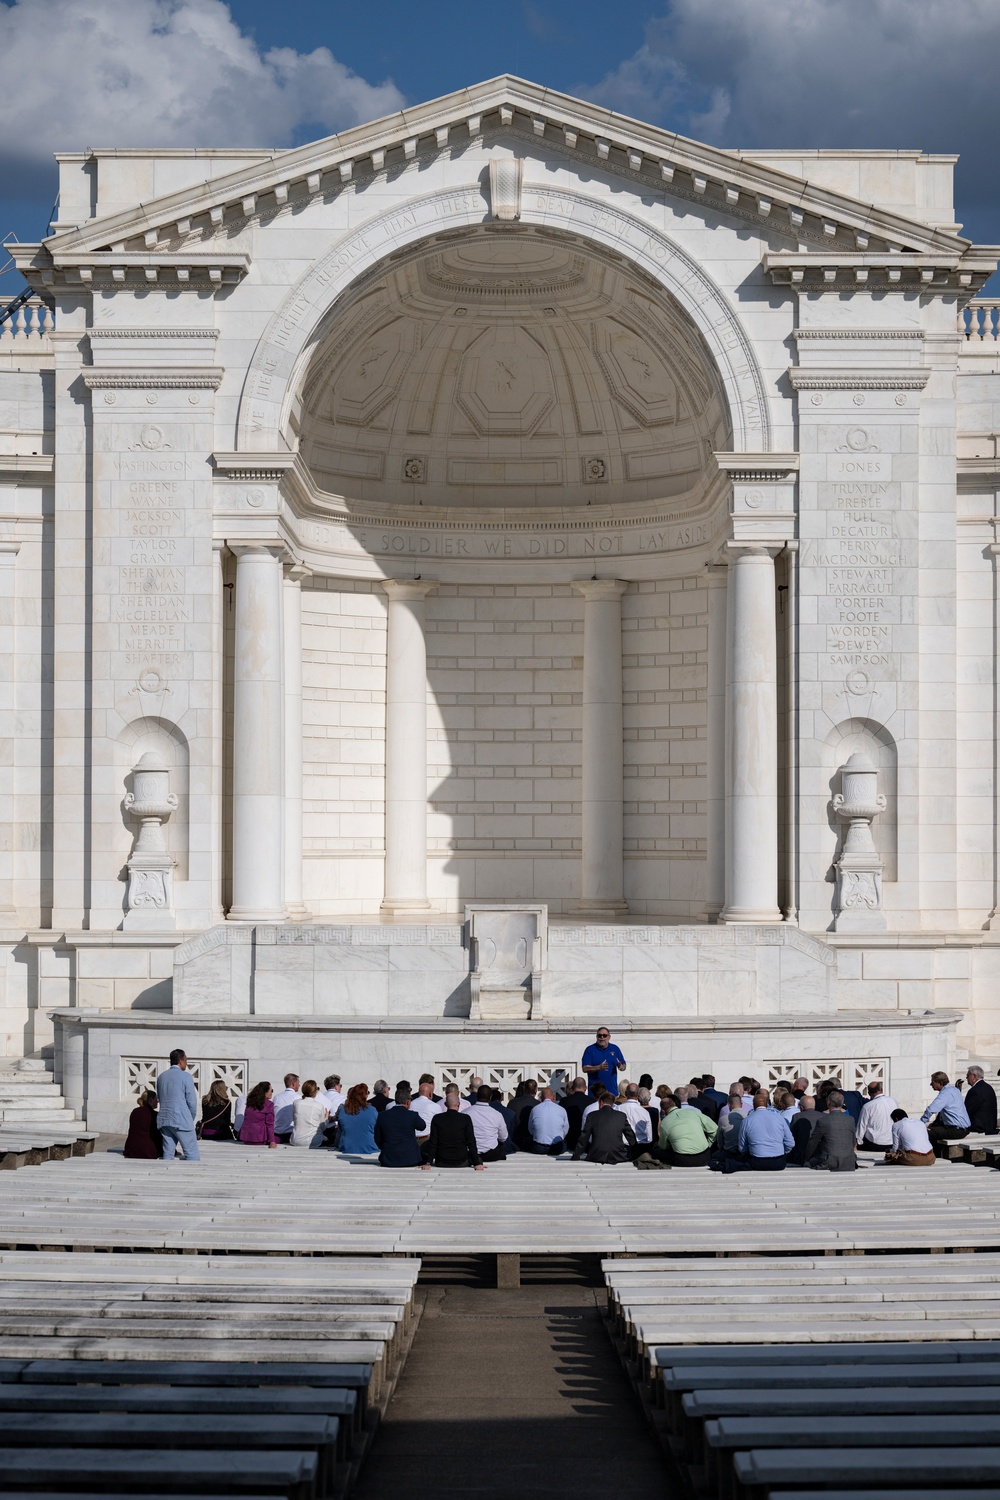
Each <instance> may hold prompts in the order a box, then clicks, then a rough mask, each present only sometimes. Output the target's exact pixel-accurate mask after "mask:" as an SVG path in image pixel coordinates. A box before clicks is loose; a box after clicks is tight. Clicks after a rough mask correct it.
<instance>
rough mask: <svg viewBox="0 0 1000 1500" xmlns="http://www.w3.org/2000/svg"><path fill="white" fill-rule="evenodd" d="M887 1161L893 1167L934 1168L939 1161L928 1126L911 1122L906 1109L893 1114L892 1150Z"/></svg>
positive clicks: (888, 1152)
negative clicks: (928, 1132)
mask: <svg viewBox="0 0 1000 1500" xmlns="http://www.w3.org/2000/svg"><path fill="white" fill-rule="evenodd" d="M885 1159H886V1161H887V1162H888V1163H889V1164H890V1166H893V1167H933V1165H934V1163H935V1161H936V1160H937V1158H936V1157H935V1155H934V1147H933V1146H932V1145H931V1138H930V1136H929V1135H928V1134H927V1126H926V1125H925V1124H924V1123H923V1121H922V1120H911V1119H910V1118H909V1116H908V1115H907V1113H906V1110H905V1109H894V1110H893V1112H892V1150H891V1151H887V1152H886V1156H885Z"/></svg>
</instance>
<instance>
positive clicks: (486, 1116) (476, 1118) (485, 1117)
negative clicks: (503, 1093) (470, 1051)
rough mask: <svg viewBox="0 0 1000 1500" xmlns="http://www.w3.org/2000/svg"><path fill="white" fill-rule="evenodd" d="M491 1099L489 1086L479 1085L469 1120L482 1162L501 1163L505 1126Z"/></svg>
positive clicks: (505, 1133) (503, 1155)
mask: <svg viewBox="0 0 1000 1500" xmlns="http://www.w3.org/2000/svg"><path fill="white" fill-rule="evenodd" d="M492 1097H493V1090H492V1089H491V1088H490V1086H489V1084H488V1083H483V1084H480V1086H479V1088H478V1089H477V1090H476V1102H475V1104H471V1105H470V1106H469V1119H470V1120H471V1121H472V1128H473V1130H474V1131H475V1135H476V1149H477V1151H478V1152H479V1155H480V1156H481V1158H482V1160H483V1161H503V1159H504V1157H505V1156H506V1155H507V1152H506V1150H505V1147H506V1143H507V1125H506V1122H505V1121H504V1117H503V1115H502V1114H500V1112H499V1111H498V1110H495V1109H494V1108H493V1106H492V1104H491V1103H490V1099H491V1098H492ZM411 1108H412V1106H411Z"/></svg>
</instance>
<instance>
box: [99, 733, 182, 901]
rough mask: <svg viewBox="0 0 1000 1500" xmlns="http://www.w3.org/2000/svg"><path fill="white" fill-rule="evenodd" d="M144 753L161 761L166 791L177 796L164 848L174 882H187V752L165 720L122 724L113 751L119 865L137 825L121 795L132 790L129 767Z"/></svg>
mask: <svg viewBox="0 0 1000 1500" xmlns="http://www.w3.org/2000/svg"><path fill="white" fill-rule="evenodd" d="M148 751H153V753H154V754H156V755H158V756H160V757H162V759H163V761H164V763H165V764H166V765H168V766H169V767H170V790H171V792H175V793H176V794H177V810H176V812H173V813H171V815H170V817H169V818H168V820H167V822H166V823H165V824H164V829H163V831H164V835H165V837H166V841H167V848H168V849H169V851H170V854H171V856H172V858H173V859H174V860H175V861H176V865H175V869H174V880H175V881H180V880H187V878H188V856H189V851H190V833H189V829H190V806H191V802H190V751H189V747H188V742H187V737H186V736H185V734H184V733H183V731H182V730H180V729H178V727H177V725H176V724H173V723H171V722H170V720H169V719H160V718H153V717H149V718H141V719H133V720H132V721H131V722H130V723H128V724H126V725H125V727H124V729H122V730H121V732H120V734H119V735H118V740H117V744H116V747H115V764H116V770H117V773H118V774H117V777H116V780H117V782H118V785H119V786H120V788H121V796H122V799H123V800H122V808H121V828H122V837H121V839H119V840H118V841H117V842H119V843H120V844H121V846H122V848H123V850H124V853H123V862H124V860H125V859H127V858H128V855H129V853H130V852H131V849H132V845H133V842H134V840H135V835H136V833H137V832H138V825H137V823H136V821H135V819H134V818H132V817H130V816H129V814H128V813H127V812H126V811H125V807H124V797H125V793H126V792H129V791H131V790H132V767H133V766H134V765H135V764H136V762H137V761H138V760H139V759H140V758H141V757H142V756H143V755H145V754H146V753H147V752H148Z"/></svg>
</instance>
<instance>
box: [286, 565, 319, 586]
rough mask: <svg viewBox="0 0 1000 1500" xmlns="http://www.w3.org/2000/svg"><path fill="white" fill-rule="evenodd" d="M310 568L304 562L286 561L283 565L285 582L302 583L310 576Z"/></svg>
mask: <svg viewBox="0 0 1000 1500" xmlns="http://www.w3.org/2000/svg"><path fill="white" fill-rule="evenodd" d="M312 576H313V575H312V568H307V567H306V565H305V563H297V562H286V563H285V567H284V578H285V582H286V583H299V584H301V583H304V582H305V580H306V579H307V578H311V577H312Z"/></svg>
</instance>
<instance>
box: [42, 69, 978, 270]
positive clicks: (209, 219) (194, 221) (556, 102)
mask: <svg viewBox="0 0 1000 1500" xmlns="http://www.w3.org/2000/svg"><path fill="white" fill-rule="evenodd" d="M505 136H506V137H507V138H509V139H511V140H512V141H517V142H518V144H519V151H520V153H521V154H524V155H526V156H527V157H529V158H530V156H531V153H532V149H533V148H537V151H538V154H539V156H541V155H542V154H543V152H544V154H545V155H546V156H547V157H551V154H552V152H553V150H555V151H557V152H559V153H563V154H565V156H566V157H567V158H568V159H569V160H576V161H578V162H579V163H580V166H581V168H582V169H585V170H586V172H587V174H588V175H589V176H592V175H593V173H594V171H595V170H597V171H601V172H604V173H610V174H612V175H616V176H618V177H621V178H623V179H625V180H627V181H628V182H629V183H630V184H631V185H632V187H633V190H634V191H636V192H642V191H643V190H645V191H647V192H648V191H649V189H650V188H651V187H654V186H655V190H656V191H657V192H658V193H664V192H665V193H667V194H668V195H676V196H677V197H678V198H683V199H686V200H688V201H689V202H694V203H698V204H701V205H704V207H705V209H706V210H707V211H710V212H712V213H713V214H722V215H729V216H731V217H733V218H734V219H739V220H743V221H747V220H749V221H753V222H755V223H757V224H758V225H759V226H760V227H761V229H765V228H766V229H767V230H768V231H770V233H771V234H772V235H773V234H775V233H777V234H778V235H783V236H787V238H788V248H789V250H798V251H799V252H805V253H817V252H820V251H822V252H825V253H828V254H837V253H839V254H841V255H844V254H850V255H857V254H859V253H868V252H873V253H876V252H892V253H899V252H903V253H906V252H908V253H910V254H911V255H917V256H937V257H939V258H940V259H941V261H942V263H944V262H950V263H952V264H954V263H955V262H956V261H958V260H959V259H961V257H962V256H963V254H964V253H965V252H966V251H967V250H968V249H969V242H968V241H967V240H964V239H961V238H960V237H959V236H957V235H955V234H953V233H950V232H948V231H946V230H944V229H940V228H934V227H933V226H931V225H928V224H926V223H921V222H919V221H918V220H916V219H911V218H907V217H905V216H903V215H900V214H898V213H894V212H892V211H890V210H886V209H882V208H879V207H878V206H877V205H873V204H868V203H864V202H861V201H860V200H858V199H854V198H851V197H848V196H845V195H844V194H842V193H838V192H835V191H833V190H831V189H829V188H825V187H821V186H817V185H815V184H813V183H810V182H809V181H807V180H806V179H805V178H803V177H796V176H793V175H791V174H789V173H787V172H784V171H780V170H777V169H776V168H774V167H771V166H768V165H767V164H766V163H761V162H757V161H755V160H753V159H752V158H751V157H749V156H747V155H746V154H745V153H741V152H739V153H738V152H728V151H724V150H721V149H719V148H717V147H714V146H708V145H705V144H703V143H700V142H698V141H693V140H690V139H687V138H686V137H684V136H680V135H677V134H675V133H673V132H671V131H666V130H661V129H658V128H657V127H655V126H652V125H645V124H643V123H642V122H641V121H637V120H632V119H629V118H628V117H627V116H624V115H619V114H616V113H615V112H614V111H611V110H607V109H603V108H601V107H599V106H597V105H594V104H588V103H587V102H586V101H583V100H579V99H574V98H571V97H570V96H568V95H565V94H560V93H556V92H554V91H553V90H551V89H546V88H542V87H540V86H539V85H537V84H533V83H528V82H526V81H524V80H522V79H518V78H514V77H511V76H509V75H503V76H501V77H499V78H494V79H491V80H489V81H488V82H485V83H481V84H477V85H475V86H474V87H472V88H468V89H462V90H459V91H458V92H456V93H453V94H447V95H445V96H444V97H442V98H440V99H436V100H433V101H431V102H430V103H427V104H423V105H419V106H417V107H416V108H414V109H406V110H402V111H400V112H399V113H397V114H394V115H390V116H386V117H385V118H384V119H381V120H376V121H374V122H372V123H371V124H368V125H361V126H357V127H355V128H354V129H352V130H349V131H345V132H343V133H342V134H340V135H333V136H328V137H326V138H325V139H324V140H320V141H314V142H311V143H310V144H308V145H305V146H299V147H295V148H293V149H290V150H287V151H283V152H277V153H273V154H270V155H268V156H267V158H266V159H264V160H261V161H255V162H253V163H252V164H250V165H248V166H246V167H242V168H240V169H239V170H237V171H233V172H230V173H228V174H226V175H224V176H221V177H215V178H212V179H211V180H207V181H205V182H203V183H202V184H200V185H199V186H198V187H196V188H190V187H189V188H184V189H182V190H180V191H177V192H174V193H169V194H166V195H164V196H162V197H158V198H156V199H154V200H151V201H150V202H148V203H144V204H141V205H138V206H137V207H136V208H135V209H134V210H130V211H127V212H123V213H116V214H113V215H109V216H107V217H104V218H97V219H94V220H91V221H89V222H88V223H86V224H84V225H82V226H81V227H79V228H75V229H69V230H66V231H64V232H62V233H59V234H55V235H53V236H52V237H50V238H49V239H48V240H46V241H45V242H44V243H43V245H42V246H40V247H26V249H30V251H31V253H30V255H29V254H25V253H22V255H20V256H19V257H18V261H19V264H20V265H21V267H22V269H25V270H27V269H28V267H29V266H31V267H33V268H35V269H37V268H39V267H42V266H49V267H55V268H69V267H71V266H73V265H74V264H80V263H81V262H82V261H83V260H84V259H85V258H87V257H93V256H100V255H102V254H107V253H109V252H112V253H117V254H119V255H134V254H144V255H153V256H156V257H159V256H161V255H164V256H167V257H169V256H170V255H171V254H175V255H176V254H179V253H182V252H183V253H184V254H187V255H188V256H190V252H191V250H195V251H197V250H198V249H199V248H200V249H202V250H204V251H206V252H207V251H209V250H211V249H212V240H213V236H214V237H216V239H217V240H221V238H222V237H224V236H227V235H230V234H231V233H232V230H233V229H234V228H236V227H237V226H238V221H239V220H240V219H243V220H246V219H247V218H252V217H253V216H268V215H273V214H275V213H278V212H280V211H281V209H282V208H283V207H284V206H285V205H288V204H294V205H299V204H301V203H302V201H303V200H305V199H307V198H308V197H310V196H312V195H314V194H325V195H329V194H330V193H331V192H335V191H337V190H338V189H341V188H344V189H346V188H348V186H349V185H350V184H352V183H358V182H360V181H362V180H364V179H367V178H370V177H371V176H372V175H377V174H378V173H380V172H386V171H389V172H398V171H400V170H405V168H406V166H407V165H408V164H409V163H412V162H415V161H417V160H419V161H420V162H421V163H425V162H426V161H427V160H429V159H430V158H432V156H433V154H434V153H435V152H442V151H447V150H451V149H453V148H454V147H456V146H459V145H464V144H468V142H469V141H470V140H475V139H477V138H481V137H486V138H487V139H488V140H491V141H492V140H494V139H503V138H504V137H505Z"/></svg>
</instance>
